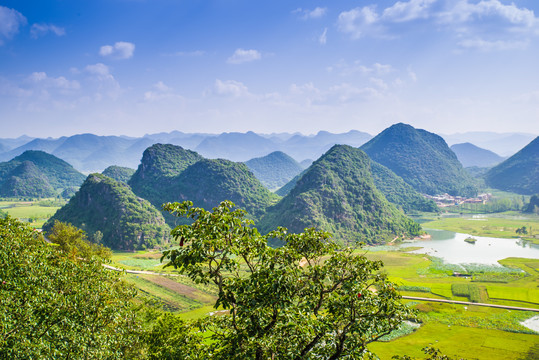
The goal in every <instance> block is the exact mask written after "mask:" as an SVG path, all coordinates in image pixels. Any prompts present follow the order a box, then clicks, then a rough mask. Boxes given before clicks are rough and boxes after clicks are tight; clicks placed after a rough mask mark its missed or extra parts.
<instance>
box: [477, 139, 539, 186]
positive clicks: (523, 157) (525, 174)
mask: <svg viewBox="0 0 539 360" xmlns="http://www.w3.org/2000/svg"><path fill="white" fill-rule="evenodd" d="M485 181H486V183H487V185H489V186H492V187H493V188H496V189H501V190H506V191H512V192H516V193H518V194H527V195H532V194H537V193H539V136H538V137H536V138H535V139H534V140H533V141H532V142H530V143H529V144H528V145H526V146H525V147H524V148H523V149H522V150H520V151H519V152H517V153H516V154H515V155H513V156H511V157H510V158H509V159H507V160H505V161H504V162H502V163H501V164H499V165H497V166H495V167H493V168H492V169H490V170H489V171H488V172H487V174H486V176H485Z"/></svg>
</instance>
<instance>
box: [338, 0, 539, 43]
mask: <svg viewBox="0 0 539 360" xmlns="http://www.w3.org/2000/svg"><path fill="white" fill-rule="evenodd" d="M417 20H426V21H429V22H430V24H431V25H432V29H434V30H435V31H445V32H448V33H449V34H454V35H456V38H457V39H458V40H457V45H458V46H460V47H461V48H465V49H479V50H481V51H493V50H511V49H520V48H524V47H526V46H527V45H528V43H529V38H531V37H533V36H537V35H539V18H537V17H536V16H535V14H534V12H533V11H532V10H530V9H527V8H523V7H518V6H517V5H515V4H514V3H510V4H503V3H502V2H501V1H500V0H480V1H475V2H471V0H409V1H397V2H395V3H394V4H393V5H392V6H389V7H386V8H385V9H383V10H381V12H377V10H376V7H375V6H374V5H371V6H365V7H357V8H354V9H352V10H349V11H343V12H341V13H340V14H339V17H338V20H337V25H338V29H339V30H340V31H341V32H343V33H345V34H348V35H349V36H350V37H351V38H352V39H359V38H361V37H364V36H369V35H370V36H378V37H381V36H384V37H388V38H391V37H392V35H393V36H397V35H398V33H397V31H395V30H393V29H395V24H397V23H402V22H413V21H417ZM397 29H401V28H399V27H398V26H397ZM392 31H393V34H391V32H392Z"/></svg>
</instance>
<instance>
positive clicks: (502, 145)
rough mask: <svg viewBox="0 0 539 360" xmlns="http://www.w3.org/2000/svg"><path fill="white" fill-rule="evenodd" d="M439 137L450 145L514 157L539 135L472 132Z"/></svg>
mask: <svg viewBox="0 0 539 360" xmlns="http://www.w3.org/2000/svg"><path fill="white" fill-rule="evenodd" d="M439 135H440V136H441V137H443V138H444V140H445V141H446V142H447V143H448V144H449V145H454V144H461V143H472V144H474V145H475V146H478V147H480V148H483V149H487V150H490V151H492V152H494V153H496V154H498V155H501V156H504V157H508V156H511V155H514V154H515V153H516V152H517V151H519V150H520V149H522V148H523V147H524V146H526V144H528V143H529V142H530V141H532V140H533V139H534V138H535V137H536V136H537V134H528V133H495V132H490V131H472V132H465V133H459V134H451V135H444V134H439Z"/></svg>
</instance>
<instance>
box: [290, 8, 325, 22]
mask: <svg viewBox="0 0 539 360" xmlns="http://www.w3.org/2000/svg"><path fill="white" fill-rule="evenodd" d="M327 10H328V9H327V8H325V7H324V8H322V7H316V8H314V9H313V10H308V9H302V8H297V9H296V10H294V11H292V13H293V14H300V17H301V18H302V19H303V20H308V19H319V18H321V17H323V16H324V15H326V13H327Z"/></svg>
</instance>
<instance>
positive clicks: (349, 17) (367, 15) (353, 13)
mask: <svg viewBox="0 0 539 360" xmlns="http://www.w3.org/2000/svg"><path fill="white" fill-rule="evenodd" d="M378 21H379V15H378V13H377V12H376V8H375V6H365V7H363V8H355V9H352V10H349V11H343V12H342V13H340V14H339V18H338V19H337V25H338V28H339V30H340V31H342V32H343V33H345V34H349V35H350V36H351V37H352V39H359V38H360V37H362V36H364V35H365V34H367V33H369V31H372V29H373V26H374V25H376V24H377V23H378Z"/></svg>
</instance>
